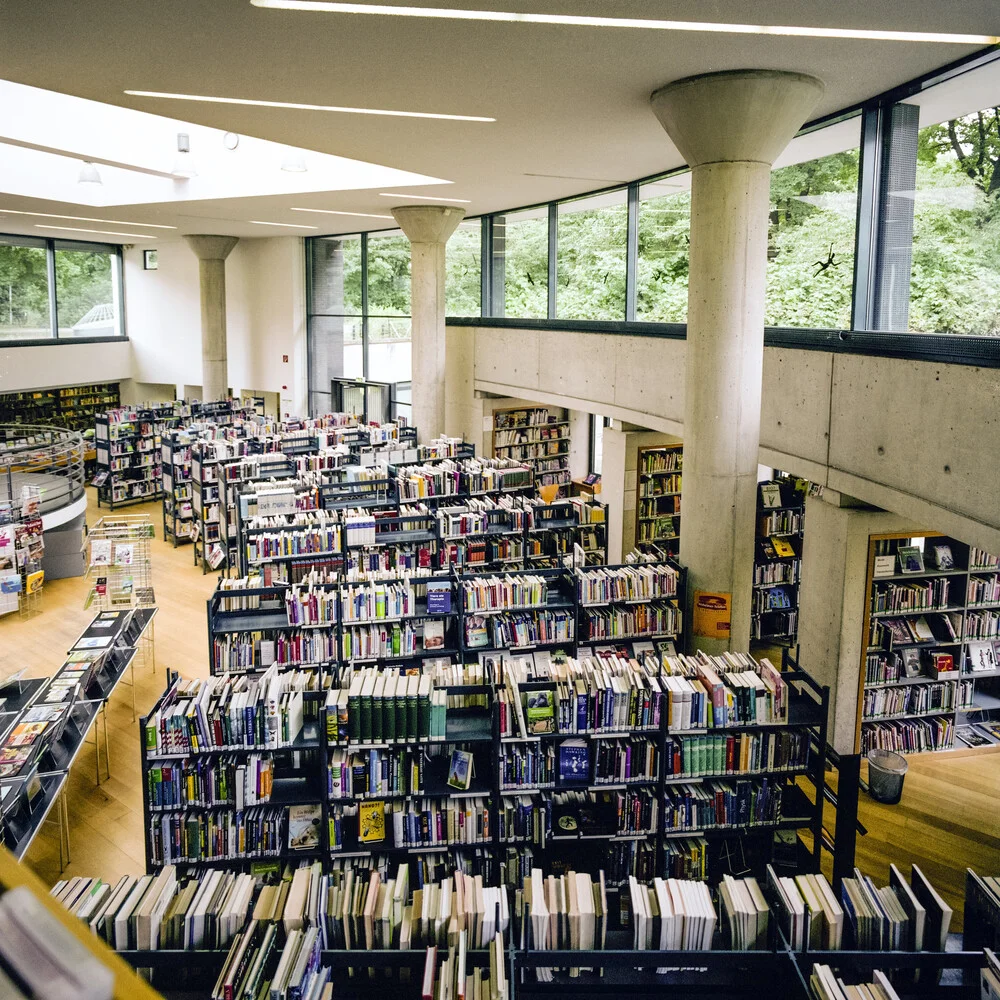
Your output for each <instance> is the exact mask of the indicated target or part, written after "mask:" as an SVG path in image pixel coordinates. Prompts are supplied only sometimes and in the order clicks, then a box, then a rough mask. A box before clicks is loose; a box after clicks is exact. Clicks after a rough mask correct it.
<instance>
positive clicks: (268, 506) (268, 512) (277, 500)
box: [257, 490, 295, 517]
mask: <svg viewBox="0 0 1000 1000" xmlns="http://www.w3.org/2000/svg"><path fill="white" fill-rule="evenodd" d="M294 513H295V490H268V491H267V492H264V493H258V494H257V516H258V517H271V516H273V515H274V514H294Z"/></svg>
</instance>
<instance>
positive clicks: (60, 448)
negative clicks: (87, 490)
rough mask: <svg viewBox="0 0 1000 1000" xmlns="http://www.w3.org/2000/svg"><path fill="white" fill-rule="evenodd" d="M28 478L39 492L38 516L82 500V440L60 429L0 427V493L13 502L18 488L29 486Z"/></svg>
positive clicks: (27, 425) (20, 426)
mask: <svg viewBox="0 0 1000 1000" xmlns="http://www.w3.org/2000/svg"><path fill="white" fill-rule="evenodd" d="M15 477H16V479H17V480H18V481H19V482H18V484H17V485H15ZM31 477H38V481H37V483H36V484H35V483H33V485H38V486H39V487H40V489H41V503H40V509H41V511H42V513H49V512H51V511H54V510H59V509H60V508H62V507H65V506H68V505H69V504H71V503H73V502H74V501H75V500H77V499H79V498H80V497H82V496H83V495H84V441H83V437H82V436H81V435H80V434H79V433H78V432H77V431H70V430H65V429H63V428H60V427H44V426H38V425H32V424H0V491H3V492H5V493H6V495H7V499H10V500H13V499H14V498H15V493H16V492H17V491H18V486H19V485H24V484H25V483H31V482H32V479H31ZM42 477H45V478H44V479H43V478H42Z"/></svg>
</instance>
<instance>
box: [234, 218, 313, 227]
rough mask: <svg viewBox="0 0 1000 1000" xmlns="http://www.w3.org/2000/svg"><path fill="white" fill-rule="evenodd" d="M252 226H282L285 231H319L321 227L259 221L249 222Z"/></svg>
mask: <svg viewBox="0 0 1000 1000" xmlns="http://www.w3.org/2000/svg"><path fill="white" fill-rule="evenodd" d="M248 221H249V223H250V225H251V226H281V227H282V228H283V229H319V226H296V225H293V224H292V223H291V222H258V221H257V219H249V220H248Z"/></svg>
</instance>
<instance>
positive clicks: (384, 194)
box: [378, 191, 472, 205]
mask: <svg viewBox="0 0 1000 1000" xmlns="http://www.w3.org/2000/svg"><path fill="white" fill-rule="evenodd" d="M378 196H379V197H380V198H410V199H416V201H413V200H411V201H410V204H411V205H413V204H416V203H417V202H421V201H448V202H456V201H458V202H461V203H462V204H463V205H471V204H472V202H471V201H469V199H468V198H432V197H431V196H430V195H429V194H389V193H388V192H386V191H380V192H379V195H378Z"/></svg>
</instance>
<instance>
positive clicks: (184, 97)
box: [125, 90, 496, 122]
mask: <svg viewBox="0 0 1000 1000" xmlns="http://www.w3.org/2000/svg"><path fill="white" fill-rule="evenodd" d="M125 93H126V94H128V95H129V96H131V97H159V98H162V99H163V100H165V101H204V102H207V103H209V104H245V105H248V106H250V107H255V108H291V109H292V110H293V111H338V112H340V113H342V114H345V115H384V116H387V117H389V118H435V119H440V120H441V121H448V122H495V121H496V119H495V118H480V117H479V116H477V115H440V114H437V113H435V112H432V111H388V110H386V109H385V108H342V107H339V106H338V105H336V104H296V103H294V102H293V101H252V100H250V99H249V98H246V97H208V96H206V95H204V94H168V93H163V92H161V91H158V90H126V91H125Z"/></svg>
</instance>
